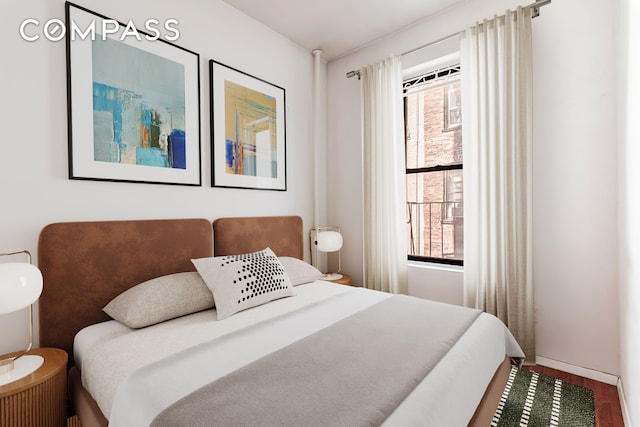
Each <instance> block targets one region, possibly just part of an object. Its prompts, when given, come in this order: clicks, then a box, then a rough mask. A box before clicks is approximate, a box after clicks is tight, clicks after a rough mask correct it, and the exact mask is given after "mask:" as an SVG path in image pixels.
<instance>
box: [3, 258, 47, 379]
mask: <svg viewBox="0 0 640 427" xmlns="http://www.w3.org/2000/svg"><path fill="white" fill-rule="evenodd" d="M22 253H24V254H26V256H27V262H7V263H0V315H3V314H9V313H13V312H14V311H18V310H21V309H23V308H27V307H28V308H29V346H28V347H27V349H26V350H24V351H21V352H20V353H19V354H18V355H17V356H12V357H8V358H6V359H2V360H0V386H2V385H4V384H8V383H11V382H13V381H16V380H18V379H20V378H23V377H25V376H27V375H29V374H31V373H32V372H34V371H35V370H36V369H38V368H39V367H40V366H41V365H42V363H43V362H44V359H43V358H42V357H41V356H36V355H26V353H27V352H28V351H29V350H31V347H32V346H33V303H34V302H36V301H37V300H38V298H40V294H41V293H42V273H41V272H40V270H39V269H38V267H36V266H35V265H33V264H31V254H30V253H29V251H26V250H24V251H19V252H9V253H2V254H0V256H9V255H17V254H22Z"/></svg>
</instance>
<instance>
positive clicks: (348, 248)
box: [328, 0, 619, 375]
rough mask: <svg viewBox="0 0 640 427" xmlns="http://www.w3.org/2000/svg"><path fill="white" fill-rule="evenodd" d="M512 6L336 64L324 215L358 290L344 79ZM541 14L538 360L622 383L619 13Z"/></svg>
mask: <svg viewBox="0 0 640 427" xmlns="http://www.w3.org/2000/svg"><path fill="white" fill-rule="evenodd" d="M517 3H519V4H529V3H530V2H528V1H519V2H513V0H490V1H488V0H471V1H468V2H464V3H462V4H460V5H459V6H458V7H455V8H451V9H449V10H446V11H444V12H443V13H441V14H439V15H436V16H434V17H432V18H431V19H428V20H426V21H424V22H421V23H419V24H417V25H414V26H412V27H410V28H408V29H406V30H405V31H402V32H400V33H396V34H394V35H392V36H390V37H387V38H384V39H382V40H380V41H378V42H377V43H374V44H372V45H370V46H367V47H366V48H365V49H362V50H360V51H357V52H355V53H353V54H351V55H349V56H346V57H344V58H341V59H339V60H336V61H333V62H331V63H330V64H329V77H328V78H329V83H328V86H329V94H328V105H329V108H328V110H329V117H328V126H329V134H328V147H329V154H330V157H331V158H333V159H335V162H334V164H333V167H332V168H330V173H329V181H328V194H329V198H328V200H329V203H330V205H329V217H330V220H331V221H330V222H332V223H335V224H338V225H340V226H342V227H343V229H345V230H347V232H345V250H344V252H343V270H344V271H346V272H349V273H351V274H352V275H353V276H354V281H361V280H362V269H361V265H362V245H361V243H360V242H362V227H361V224H362V201H361V194H362V191H361V188H362V178H361V177H362V168H361V162H360V158H361V139H360V85H359V83H358V82H357V81H356V80H355V79H347V78H346V77H345V73H346V72H347V71H349V70H352V69H359V68H360V67H361V66H363V65H365V64H368V63H371V62H375V61H378V60H380V59H382V58H383V57H385V56H387V55H389V54H401V53H403V52H406V51H409V50H411V49H413V48H416V47H418V46H421V45H423V44H426V43H429V42H431V41H434V40H438V39H440V38H442V37H444V36H447V35H450V34H453V33H455V32H457V31H459V30H462V29H463V28H464V27H465V26H468V25H472V24H473V23H475V22H476V21H477V20H482V19H483V18H490V17H492V16H493V15H494V14H502V13H504V11H505V10H506V9H507V8H512V9H513V8H514V7H515V6H516V5H517ZM541 12H542V15H541V16H540V17H539V18H536V19H535V20H534V22H533V34H534V43H533V45H534V82H533V83H534V84H533V87H534V163H533V167H534V183H533V186H534V195H533V197H534V200H533V203H534V207H533V209H534V211H533V214H534V233H535V234H534V286H535V299H536V301H535V305H536V321H537V327H536V334H537V338H536V345H537V355H538V356H542V357H546V358H548V359H553V360H557V361H560V362H564V363H568V364H573V365H577V366H581V367H585V368H589V369H593V370H597V371H601V372H606V373H612V374H616V375H617V374H618V372H619V369H618V360H617V352H618V315H617V310H618V302H617V298H618V296H617V294H618V291H617V259H618V258H617V232H618V229H617V208H616V203H617V196H616V187H617V182H616V175H617V172H616V167H617V157H616V130H617V128H616V121H615V107H616V105H615V94H616V83H615V78H616V76H615V71H616V64H615V59H616V58H615V31H614V28H615V25H614V24H615V22H614V20H615V8H612V7H611V5H610V2H609V1H608V0H585V1H580V0H564V1H554V2H553V3H551V4H550V5H548V6H545V7H544V8H543V9H542V10H541ZM347 233H349V234H347ZM409 274H410V278H411V282H410V288H411V289H413V291H412V292H413V293H414V294H419V295H434V294H436V295H437V294H439V293H440V291H439V290H438V287H439V284H438V281H439V280H441V279H440V277H438V276H439V274H440V273H439V272H433V271H429V270H428V269H421V270H419V271H416V270H414V269H413V268H412V269H410V273H409ZM454 282H455V281H454ZM457 282H458V283H460V285H457V286H461V283H462V281H461V280H458V281H457ZM420 287H425V288H426V290H421V291H417V289H418V288H420ZM451 295H453V296H454V297H455V295H462V293H461V289H458V290H456V291H455V292H453V293H452V294H450V295H448V296H447V297H449V296H451ZM460 302H461V299H460Z"/></svg>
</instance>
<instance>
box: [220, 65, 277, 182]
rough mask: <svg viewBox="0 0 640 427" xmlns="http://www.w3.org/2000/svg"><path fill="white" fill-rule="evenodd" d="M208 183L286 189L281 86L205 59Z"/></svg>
mask: <svg viewBox="0 0 640 427" xmlns="http://www.w3.org/2000/svg"><path fill="white" fill-rule="evenodd" d="M209 68H210V70H209V71H210V77H211V157H212V180H211V183H212V186H214V187H232V188H250V189H259V190H279V191H286V189H287V177H286V170H287V165H286V157H287V156H286V128H285V126H286V120H285V90H284V89H283V88H281V87H279V86H276V85H274V84H272V83H269V82H267V81H265V80H262V79H259V78H257V77H254V76H251V75H249V74H247V73H244V72H242V71H238V70H236V69H234V68H231V67H228V66H226V65H224V64H221V63H219V62H216V61H213V60H211V61H209Z"/></svg>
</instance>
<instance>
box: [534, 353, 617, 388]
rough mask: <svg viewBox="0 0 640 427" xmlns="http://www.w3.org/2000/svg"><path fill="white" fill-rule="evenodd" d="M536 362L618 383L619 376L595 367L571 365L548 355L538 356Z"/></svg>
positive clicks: (608, 382) (592, 378) (610, 383)
mask: <svg viewBox="0 0 640 427" xmlns="http://www.w3.org/2000/svg"><path fill="white" fill-rule="evenodd" d="M536 364H538V365H542V366H546V367H547V368H553V369H557V370H559V371H563V372H568V373H570V374H574V375H579V376H581V377H584V378H589V379H591V380H595V381H600V382H601V383H605V384H609V385H615V386H617V385H618V377H617V376H615V375H612V374H607V373H605V372H600V371H596V370H594V369H589V368H583V367H582V366H576V365H571V364H569V363H565V362H560V361H558V360H553V359H547V358H546V357H541V356H536Z"/></svg>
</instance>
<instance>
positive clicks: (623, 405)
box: [617, 379, 631, 427]
mask: <svg viewBox="0 0 640 427" xmlns="http://www.w3.org/2000/svg"><path fill="white" fill-rule="evenodd" d="M617 387H618V399H620V409H621V410H622V421H623V422H624V425H625V426H627V427H631V415H630V414H629V408H628V407H627V399H626V398H625V397H624V387H623V386H622V380H620V379H618V384H617Z"/></svg>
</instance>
